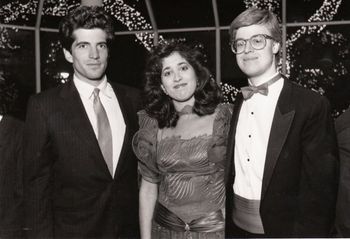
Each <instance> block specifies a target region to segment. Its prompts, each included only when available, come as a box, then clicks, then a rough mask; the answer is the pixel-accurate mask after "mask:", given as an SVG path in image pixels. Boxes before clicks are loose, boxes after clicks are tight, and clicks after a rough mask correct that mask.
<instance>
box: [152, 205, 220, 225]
mask: <svg viewBox="0 0 350 239" xmlns="http://www.w3.org/2000/svg"><path fill="white" fill-rule="evenodd" d="M154 220H155V222H156V223H158V224H159V225H160V226H162V227H165V228H167V229H169V230H172V231H178V232H216V231H222V230H224V228H225V219H224V217H223V215H222V211H221V210H218V211H216V212H211V213H208V214H207V215H205V216H203V217H200V218H197V219H194V220H192V221H191V222H190V223H186V222H184V221H183V220H182V219H181V218H179V217H178V216H177V215H176V214H175V213H173V212H171V211H169V210H168V209H167V208H166V207H164V206H163V205H162V204H160V203H158V202H157V204H156V206H155V215H154Z"/></svg>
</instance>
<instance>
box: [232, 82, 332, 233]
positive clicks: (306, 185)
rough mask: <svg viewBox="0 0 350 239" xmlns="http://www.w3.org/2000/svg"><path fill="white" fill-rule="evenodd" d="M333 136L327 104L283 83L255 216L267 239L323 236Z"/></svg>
mask: <svg viewBox="0 0 350 239" xmlns="http://www.w3.org/2000/svg"><path fill="white" fill-rule="evenodd" d="M242 102H243V99H242V95H241V94H240V95H239V96H238V97H237V99H236V101H235V108H234V112H233V116H232V121H231V128H230V133H229V142H228V147H227V148H228V151H227V156H228V161H227V162H228V163H227V170H226V178H225V180H226V183H227V184H226V185H227V187H226V190H227V199H226V202H227V208H226V210H227V216H226V218H227V225H226V231H227V236H228V237H230V236H232V234H231V233H233V232H232V231H231V230H230V228H232V223H233V222H232V215H231V213H232V206H233V205H232V204H233V188H232V187H233V183H234V180H235V165H234V148H235V134H236V127H237V121H238V116H239V112H240V109H241V106H242ZM337 157H338V156H337V145H336V136H335V131H334V125H333V119H332V116H331V112H330V106H329V102H328V100H326V98H325V97H322V96H320V95H318V94H317V93H315V92H312V91H310V90H307V89H304V88H302V87H300V86H297V85H296V84H294V83H291V82H289V80H287V79H286V78H284V86H283V88H282V91H281V93H280V96H279V99H278V102H277V105H276V109H275V113H274V117H273V122H272V126H271V131H270V136H269V141H268V148H267V153H266V161H265V166H264V173H263V179H262V190H261V204H260V216H261V219H262V223H263V226H264V231H265V235H266V236H267V237H310V236H311V237H327V236H329V233H330V231H331V228H332V226H333V223H334V212H335V201H336V192H337V181H338V158H337Z"/></svg>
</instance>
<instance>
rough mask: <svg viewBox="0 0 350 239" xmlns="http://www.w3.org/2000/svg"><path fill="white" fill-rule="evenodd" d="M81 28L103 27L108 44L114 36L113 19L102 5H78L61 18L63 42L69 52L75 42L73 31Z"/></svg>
mask: <svg viewBox="0 0 350 239" xmlns="http://www.w3.org/2000/svg"><path fill="white" fill-rule="evenodd" d="M79 28H83V29H93V28H99V29H102V30H103V31H105V32H106V34H107V45H108V46H110V42H111V41H112V40H113V38H114V30H113V21H112V19H111V18H110V16H109V15H108V14H107V13H106V12H105V11H104V9H103V7H100V6H80V7H77V8H75V9H74V10H73V11H71V12H70V13H69V14H68V15H67V16H65V17H64V18H63V19H62V20H61V22H60V25H59V33H60V39H61V44H62V46H63V48H64V49H66V50H68V51H69V52H71V47H72V43H73V42H74V37H73V32H74V30H76V29H79Z"/></svg>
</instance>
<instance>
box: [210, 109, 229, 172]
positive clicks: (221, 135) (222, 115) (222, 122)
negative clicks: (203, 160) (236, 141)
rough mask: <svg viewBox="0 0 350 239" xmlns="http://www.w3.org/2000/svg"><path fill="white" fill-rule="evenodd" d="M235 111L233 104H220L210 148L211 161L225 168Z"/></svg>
mask: <svg viewBox="0 0 350 239" xmlns="http://www.w3.org/2000/svg"><path fill="white" fill-rule="evenodd" d="M232 111H233V105H232V104H220V105H218V107H217V114H216V117H215V121H214V125H213V137H212V143H211V145H210V148H209V150H208V159H209V162H212V163H215V165H216V166H217V167H219V168H224V166H225V158H226V147H227V137H228V132H229V129H230V121H231V116H232Z"/></svg>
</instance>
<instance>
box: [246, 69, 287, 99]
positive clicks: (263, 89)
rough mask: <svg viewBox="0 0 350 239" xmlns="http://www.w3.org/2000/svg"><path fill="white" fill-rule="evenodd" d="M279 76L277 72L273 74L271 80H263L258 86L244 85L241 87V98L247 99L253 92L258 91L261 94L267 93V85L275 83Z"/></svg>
mask: <svg viewBox="0 0 350 239" xmlns="http://www.w3.org/2000/svg"><path fill="white" fill-rule="evenodd" d="M280 78H281V75H280V74H277V75H276V76H274V77H273V78H272V79H271V80H269V81H267V82H265V83H264V84H261V85H259V86H253V85H251V86H245V87H242V88H241V91H242V95H243V98H244V99H245V100H247V99H249V98H250V97H252V96H253V95H254V94H255V93H259V94H262V95H268V93H269V86H270V85H272V84H273V83H275V82H276V81H277V80H279V79H280Z"/></svg>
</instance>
